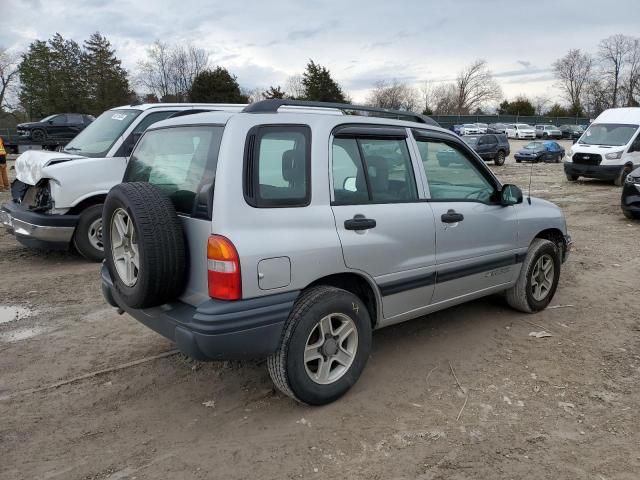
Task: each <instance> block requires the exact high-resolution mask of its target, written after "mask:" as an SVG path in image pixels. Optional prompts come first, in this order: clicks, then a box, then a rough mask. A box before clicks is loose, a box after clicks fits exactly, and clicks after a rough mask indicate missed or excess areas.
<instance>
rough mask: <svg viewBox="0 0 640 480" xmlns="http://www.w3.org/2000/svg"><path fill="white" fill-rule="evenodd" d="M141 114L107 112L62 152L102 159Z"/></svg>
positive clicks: (132, 111)
mask: <svg viewBox="0 0 640 480" xmlns="http://www.w3.org/2000/svg"><path fill="white" fill-rule="evenodd" d="M141 113H142V111H140V110H107V111H106V112H104V113H103V114H102V115H100V116H99V117H98V118H96V119H95V120H94V121H93V122H91V124H90V125H89V126H88V127H87V128H85V129H84V130H83V131H82V132H80V133H79V134H78V136H76V137H75V138H74V139H73V140H71V142H69V144H68V145H67V146H66V147H65V148H64V151H65V152H68V153H77V154H78V155H83V156H85V157H95V158H99V157H104V156H105V155H106V154H107V153H108V152H109V150H110V149H111V147H112V146H113V144H114V143H115V142H116V140H117V139H118V137H120V135H122V134H123V133H124V131H125V130H126V129H127V127H128V126H129V125H131V122H133V120H134V119H135V118H136V117H137V116H138V115H140V114H141Z"/></svg>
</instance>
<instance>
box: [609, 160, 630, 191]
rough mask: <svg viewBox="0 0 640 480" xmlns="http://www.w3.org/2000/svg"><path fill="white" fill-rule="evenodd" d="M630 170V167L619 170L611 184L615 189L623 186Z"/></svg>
mask: <svg viewBox="0 0 640 480" xmlns="http://www.w3.org/2000/svg"><path fill="white" fill-rule="evenodd" d="M631 170H632V167H630V166H629V165H625V166H624V167H622V170H620V174H619V175H618V176H617V177H616V178H615V179H614V180H613V184H614V185H615V186H616V187H621V186H623V185H624V182H625V180H626V179H627V175H629V174H630V173H631Z"/></svg>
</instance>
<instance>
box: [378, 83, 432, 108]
mask: <svg viewBox="0 0 640 480" xmlns="http://www.w3.org/2000/svg"><path fill="white" fill-rule="evenodd" d="M367 104H369V105H371V106H373V107H379V108H389V109H392V110H411V111H413V110H416V108H417V107H418V106H419V105H420V104H421V100H420V98H419V96H418V92H416V90H415V89H414V88H412V87H410V86H408V85H407V84H405V83H402V82H399V81H398V80H396V79H393V80H392V81H391V82H388V81H384V80H383V81H379V82H376V84H375V87H374V88H373V90H372V91H371V93H370V94H369V98H368V100H367Z"/></svg>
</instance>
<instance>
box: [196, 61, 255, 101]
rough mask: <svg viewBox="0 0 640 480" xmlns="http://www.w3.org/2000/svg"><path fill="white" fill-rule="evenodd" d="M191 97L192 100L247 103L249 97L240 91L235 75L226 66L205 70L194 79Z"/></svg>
mask: <svg viewBox="0 0 640 480" xmlns="http://www.w3.org/2000/svg"><path fill="white" fill-rule="evenodd" d="M189 97H190V98H191V101H192V102H203V103H246V102H247V97H246V96H245V95H242V94H241V93H240V86H239V85H238V82H237V80H236V77H235V75H231V74H230V73H229V72H228V71H227V69H226V68H223V67H216V68H215V69H214V70H205V71H203V72H201V73H199V74H198V75H197V76H196V77H195V78H194V79H193V85H192V86H191V91H190V93H189Z"/></svg>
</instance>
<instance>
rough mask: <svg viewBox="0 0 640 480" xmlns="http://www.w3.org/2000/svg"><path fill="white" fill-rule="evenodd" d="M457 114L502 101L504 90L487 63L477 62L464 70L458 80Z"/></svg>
mask: <svg viewBox="0 0 640 480" xmlns="http://www.w3.org/2000/svg"><path fill="white" fill-rule="evenodd" d="M455 85H456V90H457V105H456V109H457V113H460V114H463V113H469V112H471V111H474V110H476V109H477V108H479V107H481V106H482V105H483V104H485V103H488V102H493V101H497V100H500V99H501V98H502V88H500V85H499V84H498V82H496V80H495V79H494V78H493V75H492V74H491V72H490V71H489V69H488V68H487V62H486V61H484V60H476V61H475V62H473V63H472V64H471V65H469V66H468V67H466V68H465V69H464V70H462V71H461V72H460V73H459V74H458V77H457V79H456V83H455Z"/></svg>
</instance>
